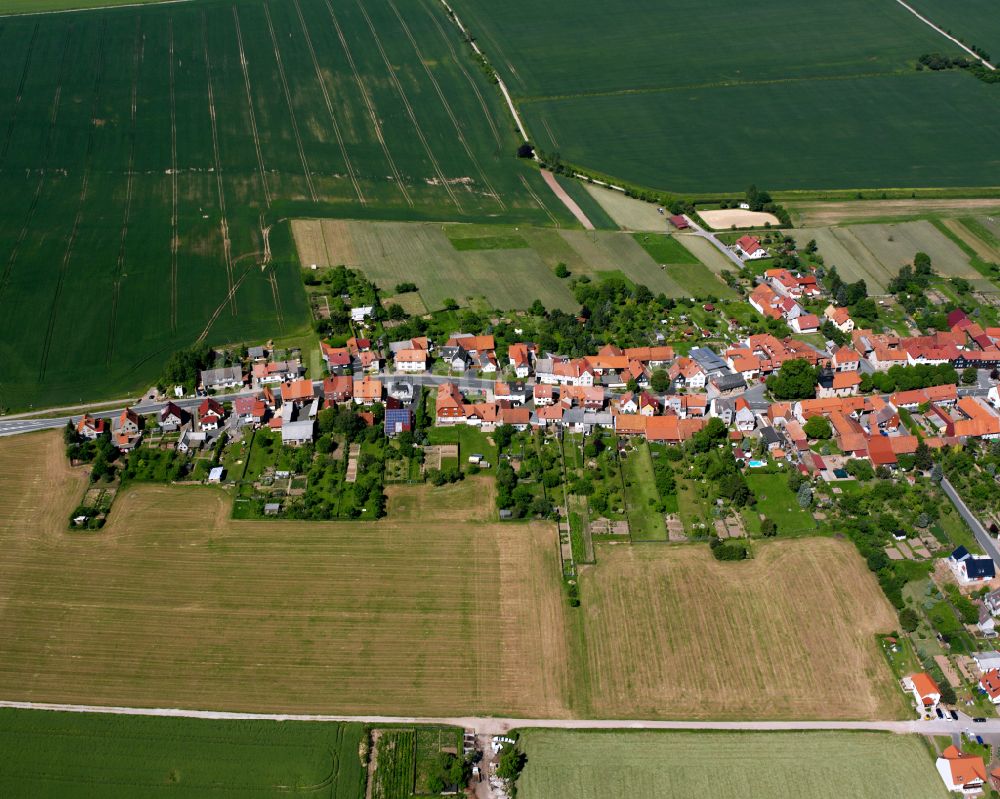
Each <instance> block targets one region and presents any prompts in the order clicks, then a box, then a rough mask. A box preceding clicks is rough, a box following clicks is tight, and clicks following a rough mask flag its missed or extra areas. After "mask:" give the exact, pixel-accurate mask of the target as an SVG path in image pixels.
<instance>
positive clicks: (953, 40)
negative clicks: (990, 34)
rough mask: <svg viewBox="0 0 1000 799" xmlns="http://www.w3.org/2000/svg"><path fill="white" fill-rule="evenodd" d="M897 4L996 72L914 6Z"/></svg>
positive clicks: (976, 54) (991, 66) (985, 61)
mask: <svg viewBox="0 0 1000 799" xmlns="http://www.w3.org/2000/svg"><path fill="white" fill-rule="evenodd" d="M896 2H897V3H899V5H901V6H902V7H903V8H905V9H906V10H907V11H909V12H910V13H911V14H913V16H915V17H916V18H917V19H919V20H920V21H921V22H923V23H924V24H925V25H928V26H930V27H931V28H933V29H934V30H936V31H937V32H938V33H940V34H941V35H942V36H944V37H945V38H946V39H950V40H951V41H952V42H954V43H955V44H957V45H958V46H959V47H961V48H962V49H963V50H965V52H967V53H968V54H969V55H971V56H972V57H973V58H974V59H976V60H977V61H978V62H979V63H981V64H982V65H983V66H984V67H986V68H987V69H989V70H990V71H992V72H995V71H996V67H995V66H993V64H991V63H990V62H989V61H987V60H986V59H985V58H983V57H982V56H981V55H979V53H977V52H976V51H975V50H972V49H970V48H968V47H966V46H965V45H964V44H962V43H961V42H960V41H959V40H958V39H956V38H955V37H954V36H952V35H951V34H950V33H948V32H947V31H946V30H944V29H942V28H939V27H938V26H937V25H935V24H934V23H933V22H931V21H930V20H929V19H928V18H927V17H925V16H924V15H923V14H921V13H920V12H919V11H917V10H916V9H915V8H914V7H913V6H911V5H909V4H908V3H904V2H903V0H896Z"/></svg>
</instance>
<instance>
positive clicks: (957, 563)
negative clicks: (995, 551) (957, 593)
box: [948, 546, 996, 585]
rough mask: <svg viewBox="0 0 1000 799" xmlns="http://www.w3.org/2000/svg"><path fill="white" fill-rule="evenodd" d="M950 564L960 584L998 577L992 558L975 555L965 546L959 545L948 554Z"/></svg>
mask: <svg viewBox="0 0 1000 799" xmlns="http://www.w3.org/2000/svg"><path fill="white" fill-rule="evenodd" d="M948 566H949V567H950V568H951V571H952V573H953V574H954V575H955V579H956V580H958V582H959V584H960V585H970V584H971V583H977V582H982V581H984V580H992V579H993V578H994V577H996V567H995V566H994V564H993V559H992V558H989V557H985V556H977V555H973V554H972V553H970V552H969V550H967V549H966V548H965V547H964V546H960V547H958V548H957V549H955V551H954V552H952V553H951V555H949V556H948Z"/></svg>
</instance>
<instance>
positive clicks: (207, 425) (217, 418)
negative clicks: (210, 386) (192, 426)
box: [198, 397, 226, 432]
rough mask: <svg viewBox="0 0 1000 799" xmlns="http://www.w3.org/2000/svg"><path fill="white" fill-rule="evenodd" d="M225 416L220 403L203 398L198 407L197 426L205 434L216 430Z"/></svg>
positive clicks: (209, 398)
mask: <svg viewBox="0 0 1000 799" xmlns="http://www.w3.org/2000/svg"><path fill="white" fill-rule="evenodd" d="M225 415H226V411H225V409H224V408H223V407H222V404H221V403H219V402H218V401H216V400H214V399H212V398H211V397H205V399H203V400H202V402H201V405H199V406H198V426H199V427H200V428H201V429H202V430H204V431H206V432H207V431H209V430H218V429H219V425H220V424H222V420H223V418H225Z"/></svg>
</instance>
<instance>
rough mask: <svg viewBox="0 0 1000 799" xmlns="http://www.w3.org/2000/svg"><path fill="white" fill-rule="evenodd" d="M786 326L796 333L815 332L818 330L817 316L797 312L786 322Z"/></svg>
mask: <svg viewBox="0 0 1000 799" xmlns="http://www.w3.org/2000/svg"><path fill="white" fill-rule="evenodd" d="M788 326H789V327H790V328H792V330H794V331H795V332H796V333H815V332H816V331H817V330H819V317H818V316H816V314H811V313H804V314H799V315H798V316H796V317H794V318H793V319H792V320H791V321H790V322H789V323H788Z"/></svg>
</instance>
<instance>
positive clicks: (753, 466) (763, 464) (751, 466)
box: [747, 461, 767, 469]
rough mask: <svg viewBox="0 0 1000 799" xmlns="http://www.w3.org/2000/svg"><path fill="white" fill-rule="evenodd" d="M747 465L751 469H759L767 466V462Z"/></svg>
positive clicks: (753, 462) (749, 462)
mask: <svg viewBox="0 0 1000 799" xmlns="http://www.w3.org/2000/svg"><path fill="white" fill-rule="evenodd" d="M747 465H748V466H749V467H750V468H751V469H759V468H760V467H761V466H767V461H747Z"/></svg>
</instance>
